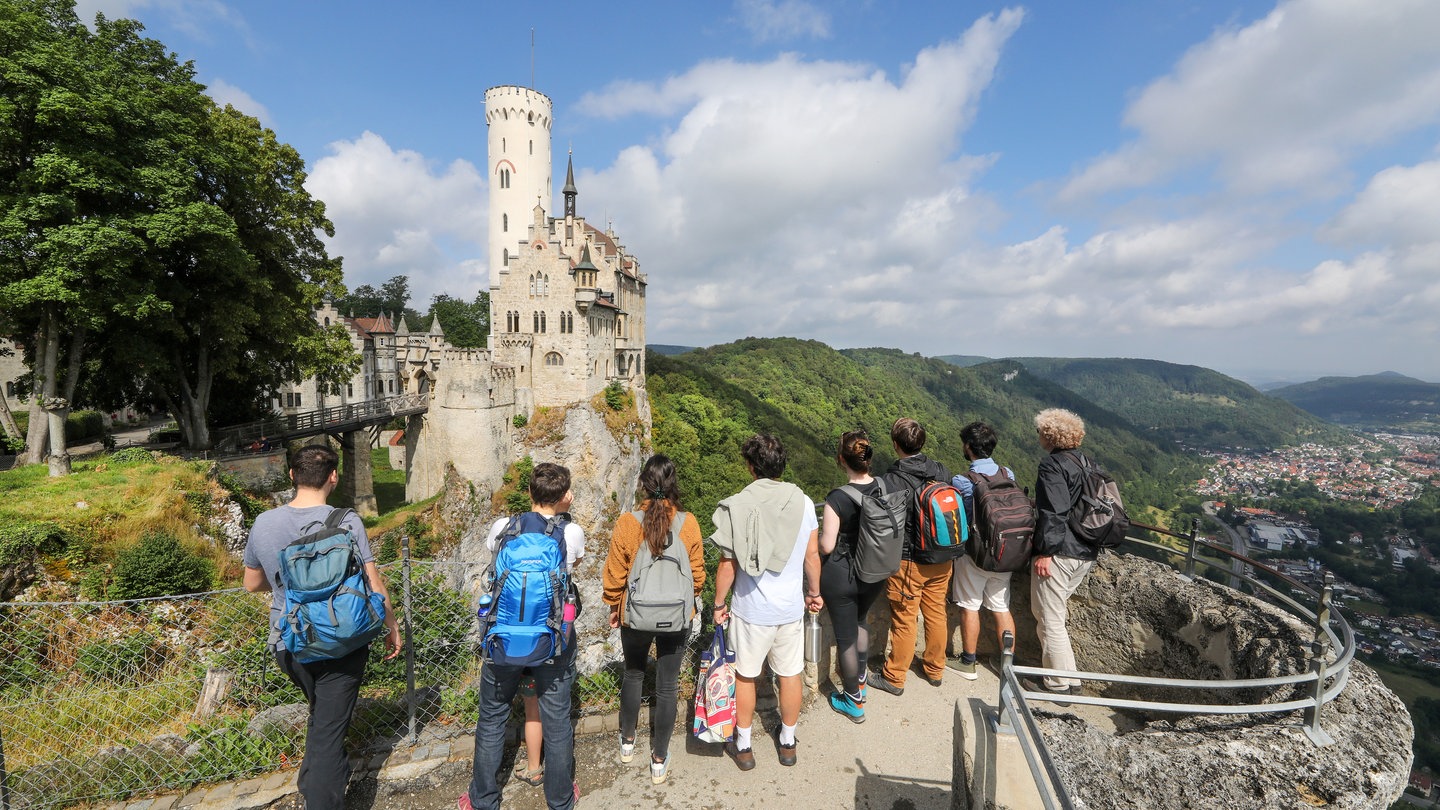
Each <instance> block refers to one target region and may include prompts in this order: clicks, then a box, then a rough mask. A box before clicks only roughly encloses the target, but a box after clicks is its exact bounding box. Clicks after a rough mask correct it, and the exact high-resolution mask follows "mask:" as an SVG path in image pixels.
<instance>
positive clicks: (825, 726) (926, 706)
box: [109, 668, 1025, 810]
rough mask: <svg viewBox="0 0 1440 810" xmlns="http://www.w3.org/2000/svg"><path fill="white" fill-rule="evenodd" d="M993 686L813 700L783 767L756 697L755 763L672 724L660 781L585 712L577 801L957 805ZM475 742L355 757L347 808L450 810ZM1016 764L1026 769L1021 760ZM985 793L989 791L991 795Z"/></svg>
mask: <svg viewBox="0 0 1440 810" xmlns="http://www.w3.org/2000/svg"><path fill="white" fill-rule="evenodd" d="M997 690H998V683H997V681H996V678H995V676H994V674H993V673H990V672H987V671H985V670H984V669H983V668H982V671H981V678H980V680H978V681H966V680H964V679H962V678H960V677H959V676H958V675H957V674H956V673H954V672H947V673H946V677H945V679H944V682H943V683H942V685H941V686H939V687H933V686H930V685H929V684H927V683H926V682H925V681H923V680H921V679H920V678H919V677H917V676H915V675H913V674H912V675H911V677H910V680H909V681H908V683H907V684H906V687H905V694H903V695H901V696H898V697H897V696H893V695H889V694H886V693H884V692H879V691H877V690H871V692H870V701H869V704H868V705H867V707H866V715H867V718H866V722H865V723H863V724H860V725H856V724H854V723H851V722H850V721H849V720H848V719H847V718H845V717H842V716H841V715H839V714H837V713H835V712H834V711H832V710H831V709H830V708H829V705H828V704H827V703H826V702H825V701H824V700H823V699H822V698H818V697H817V698H815V699H813V700H811V702H810V703H809V704H808V705H807V706H806V708H805V710H804V712H803V713H802V714H801V717H800V724H799V731H798V735H797V738H798V740H799V747H798V749H797V753H798V757H799V763H798V764H797V765H796V766H794V767H791V768H786V767H783V766H781V765H780V764H779V762H778V760H777V758H776V753H775V745H774V742H773V740H772V738H770V737H769V736H766V734H767V733H768V732H770V731H771V730H773V729H774V728H775V727H776V724H777V715H776V712H775V710H774V707H773V703H772V702H770V701H765V700H763V699H762V702H761V709H760V712H759V721H760V723H761V724H762V725H763V726H764V728H765V733H762V732H761V731H760V730H759V729H758V728H757V729H756V732H755V735H756V736H755V745H754V750H755V754H756V760H757V762H758V765H757V767H756V768H755V769H754V770H753V771H750V772H748V773H746V772H741V771H740V770H738V769H737V768H736V767H735V764H734V763H733V762H732V761H731V760H730V759H729V758H728V757H726V756H725V755H724V754H723V752H722V750H721V746H718V745H707V744H701V743H697V742H696V741H695V740H694V738H693V737H691V736H690V735H689V734H685V733H682V732H680V731H677V732H676V733H675V736H674V737H673V738H672V739H673V741H672V745H671V773H670V777H669V779H668V781H667V782H666V783H665V784H663V785H652V784H651V782H650V775H649V769H648V768H647V767H646V763H647V762H648V761H649V746H648V741H647V740H646V738H645V736H644V734H643V733H642V735H641V737H640V744H639V745H637V746H636V751H635V759H634V761H633V762H632V763H631V764H630V765H622V764H620V762H619V760H618V758H617V756H616V754H617V743H616V740H617V735H616V733H615V732H614V727H615V726H614V723H615V719H614V716H613V715H612V716H610V717H607V718H586V720H585V721H584V722H582V724H581V727H580V729H579V731H580V732H581V734H580V736H577V739H576V766H577V767H576V770H577V779H578V781H579V783H580V792H581V806H584V807H612V808H629V807H647V808H649V807H653V808H657V810H664V809H666V808H674V810H701V809H702V808H736V807H756V806H774V807H778V808H785V810H808V808H840V807H845V808H850V807H853V808H857V810H896V809H911V808H913V809H924V808H951V807H964V806H966V805H965V804H963V799H962V798H961V797H959V796H957V795H956V788H957V787H958V785H957V778H956V773H957V771H956V768H957V764H958V763H960V762H961V761H962V752H961V750H960V748H959V747H958V746H957V741H960V740H962V739H963V738H964V737H965V735H967V734H970V735H973V733H974V732H973V731H966V730H963V729H962V725H965V724H967V723H969V724H971V725H972V727H973V723H974V722H975V721H976V719H977V718H979V719H981V720H982V724H983V717H984V715H985V713H986V712H987V711H990V710H991V708H992V707H993V705H994V702H995V698H996V691H997ZM967 717H968V718H969V719H968V720H967ZM587 732H588V733H587ZM974 742H975V741H974V740H973V739H972V740H971V741H970V743H968V744H967V746H968V747H971V748H973V747H974ZM986 745H989V744H988V743H987V744H986ZM473 746H474V742H473V739H472V737H471V736H470V735H468V734H466V735H463V736H457V737H454V738H452V739H448V740H438V739H431V740H428V741H427V740H423V739H422V741H421V743H420V744H419V745H416V746H413V747H404V746H402V747H400V748H397V749H396V750H395V751H392V752H386V753H382V754H377V755H374V756H372V757H371V758H370V759H369V760H368V761H364V762H361V761H356V762H355V766H356V774H355V778H354V781H353V782H352V784H351V789H350V794H349V797H348V799H347V802H346V807H347V810H370V809H371V808H398V809H399V810H450V808H453V807H454V806H455V800H456V798H457V797H458V796H459V795H460V794H461V793H463V792H464V791H465V789H466V787H467V785H468V783H469V779H470V762H471V752H472V749H473ZM982 755H983V749H982ZM972 756H973V751H972ZM1019 767H1021V768H1023V767H1024V766H1023V763H1022V764H1020V765H1019ZM998 770H1000V771H1002V772H1003V771H1004V770H1005V768H1003V767H1002V768H1000V769H998ZM295 774H296V772H295V771H294V770H293V769H292V770H287V771H282V772H280V773H276V774H270V775H267V776H262V777H258V778H255V779H250V780H245V781H241V782H232V783H228V784H223V785H217V786H210V787H206V788H196V789H194V790H192V791H190V792H188V793H186V794H184V795H179V794H177V795H171V796H163V797H159V798H154V799H145V800H135V801H130V802H125V803H120V804H115V805H111V807H110V808H109V810H174V809H176V808H195V810H252V809H255V810H258V809H259V808H291V807H298V806H299V805H298V802H296V800H295ZM993 789H994V788H993V786H992V787H990V788H988V789H987V790H989V791H991V792H990V795H991V796H992V797H993V796H994V793H993ZM762 797H763V798H762ZM504 806H505V807H506V808H507V810H508V809H509V808H515V810H539V809H540V808H543V807H544V797H543V795H542V792H541V790H540V789H539V788H536V787H531V786H529V785H526V784H524V783H522V782H520V781H519V780H515V779H512V780H510V782H509V784H508V785H507V787H506V790H505V801H504ZM1011 806H1012V807H1013V806H1025V803H1023V802H1022V803H1019V804H1012V805H1011Z"/></svg>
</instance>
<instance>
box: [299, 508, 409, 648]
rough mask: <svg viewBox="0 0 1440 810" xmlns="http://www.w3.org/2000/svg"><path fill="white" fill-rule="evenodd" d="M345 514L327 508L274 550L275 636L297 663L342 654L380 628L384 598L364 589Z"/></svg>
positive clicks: (365, 641)
mask: <svg viewBox="0 0 1440 810" xmlns="http://www.w3.org/2000/svg"><path fill="white" fill-rule="evenodd" d="M350 513H351V511H350V510H349V509H334V510H331V512H330V514H329V516H327V517H326V518H325V520H324V522H323V523H321V522H319V521H316V522H315V523H312V524H310V525H309V526H306V527H305V532H306V533H305V534H304V535H302V536H301V537H300V538H299V539H297V540H295V541H294V542H292V543H291V544H290V545H288V546H286V547H285V548H283V549H281V550H280V570H279V572H278V574H277V576H276V578H277V579H278V580H279V581H280V584H281V585H283V586H284V587H285V608H284V612H283V613H282V614H281V616H280V640H281V642H283V643H284V645H285V649H287V650H289V651H290V653H291V654H292V655H294V656H295V660H297V661H299V662H300V663H302V664H309V663H311V662H314V661H323V660H326V659H330V658H343V657H344V656H346V655H349V654H350V653H352V652H354V651H356V650H358V649H360V648H361V647H364V646H365V645H367V644H369V643H370V641H371V639H373V638H375V637H376V636H378V635H380V634H381V633H382V632H384V630H385V598H384V597H383V596H381V595H380V594H379V593H377V592H375V591H373V590H371V589H370V583H369V582H368V581H367V580H366V579H365V568H364V565H362V564H361V562H360V548H359V547H358V546H357V545H356V544H355V538H354V536H352V535H351V534H350V530H349V529H347V528H346V527H345V525H344V521H345V517H346V516H347V515H349V514H350ZM316 526H319V528H318V529H314V527H316ZM312 529H314V530H313V531H312Z"/></svg>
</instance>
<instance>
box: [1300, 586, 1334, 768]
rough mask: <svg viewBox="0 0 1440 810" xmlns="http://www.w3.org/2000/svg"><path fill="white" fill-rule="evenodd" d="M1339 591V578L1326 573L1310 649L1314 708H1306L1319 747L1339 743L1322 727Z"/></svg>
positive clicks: (1308, 729) (1307, 730) (1312, 736)
mask: <svg viewBox="0 0 1440 810" xmlns="http://www.w3.org/2000/svg"><path fill="white" fill-rule="evenodd" d="M1334 592H1335V575H1334V574H1332V573H1330V572H1329V571H1326V572H1325V579H1324V586H1323V587H1321V589H1320V603H1319V604H1318V605H1317V606H1316V609H1315V641H1314V643H1313V644H1311V646H1310V649H1311V652H1312V653H1313V656H1314V657H1313V658H1311V659H1310V672H1311V674H1313V675H1314V676H1315V684H1314V687H1313V688H1312V689H1311V692H1310V700H1311V705H1310V706H1308V707H1306V709H1305V736H1307V737H1309V738H1310V741H1311V742H1313V743H1315V744H1316V745H1329V744H1331V743H1332V742H1334V741H1335V740H1334V739H1333V738H1332V737H1331V736H1330V735H1329V734H1328V733H1326V731H1325V729H1324V728H1322V727H1321V726H1320V707H1321V706H1322V705H1323V701H1324V698H1325V659H1326V658H1327V657H1328V656H1329V652H1330V637H1329V636H1327V635H1326V633H1325V631H1326V630H1327V629H1328V628H1329V627H1330V600H1331V599H1332V598H1333V596H1334Z"/></svg>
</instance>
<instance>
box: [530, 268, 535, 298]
mask: <svg viewBox="0 0 1440 810" xmlns="http://www.w3.org/2000/svg"><path fill="white" fill-rule="evenodd" d="M530 297H531V298H534V297H535V274H534V273H531V274H530Z"/></svg>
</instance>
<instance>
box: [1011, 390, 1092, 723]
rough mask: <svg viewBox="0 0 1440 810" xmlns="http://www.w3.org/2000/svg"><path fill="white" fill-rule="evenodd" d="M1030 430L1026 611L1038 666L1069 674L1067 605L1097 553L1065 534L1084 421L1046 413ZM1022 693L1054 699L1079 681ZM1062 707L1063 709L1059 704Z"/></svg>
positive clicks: (1054, 681) (1077, 484) (1051, 680)
mask: <svg viewBox="0 0 1440 810" xmlns="http://www.w3.org/2000/svg"><path fill="white" fill-rule="evenodd" d="M1035 431H1036V433H1038V434H1039V437H1040V446H1041V447H1042V448H1044V450H1045V452H1046V454H1047V455H1046V456H1045V458H1044V459H1043V460H1041V462H1040V469H1039V472H1038V474H1037V476H1036V481H1035V508H1036V510H1037V513H1038V516H1037V519H1036V522H1035V559H1034V561H1033V562H1032V566H1033V568H1032V571H1033V576H1031V577H1030V606H1031V610H1032V611H1033V612H1034V614H1035V630H1036V634H1037V635H1038V636H1039V637H1040V650H1041V666H1043V667H1045V668H1046V669H1067V670H1072V671H1073V670H1074V669H1075V649H1074V647H1073V646H1072V645H1071V643H1070V630H1069V628H1068V627H1066V621H1067V620H1068V618H1069V609H1068V607H1067V604H1066V603H1067V602H1068V601H1069V599H1070V595H1071V594H1073V593H1075V589H1076V588H1079V587H1080V583H1082V582H1084V581H1085V576H1086V575H1087V574H1089V573H1090V569H1091V568H1092V567H1094V565H1095V558H1096V557H1097V556H1098V555H1099V550H1098V549H1096V548H1095V547H1094V546H1091V545H1089V544H1087V543H1085V542H1084V541H1083V540H1081V539H1080V538H1078V537H1076V536H1075V533H1074V532H1073V531H1071V530H1070V525H1069V518H1070V510H1071V509H1073V508H1075V505H1076V503H1078V502H1079V500H1080V493H1081V487H1082V484H1083V480H1084V472H1083V470H1082V469H1081V462H1080V460H1079V459H1078V458H1076V456H1077V455H1078V454H1079V447H1080V442H1081V441H1083V440H1084V439H1085V422H1084V420H1082V419H1081V418H1080V417H1079V416H1076V415H1075V414H1074V413H1071V412H1070V411H1067V410H1065V409H1063V408H1047V409H1045V410H1043V411H1041V412H1040V413H1038V414H1036V415H1035ZM1025 688H1026V689H1028V690H1031V691H1036V692H1040V691H1044V692H1049V693H1051V694H1056V695H1075V694H1079V693H1080V681H1079V680H1078V679H1075V678H1058V677H1053V676H1050V675H1047V676H1045V677H1044V679H1043V680H1041V681H1040V682H1038V683H1037V682H1027V683H1026V684H1025ZM1061 705H1064V704H1061Z"/></svg>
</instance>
